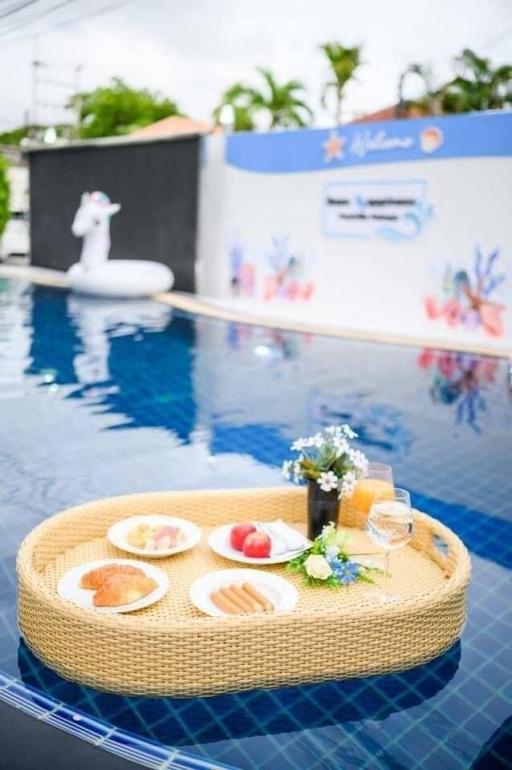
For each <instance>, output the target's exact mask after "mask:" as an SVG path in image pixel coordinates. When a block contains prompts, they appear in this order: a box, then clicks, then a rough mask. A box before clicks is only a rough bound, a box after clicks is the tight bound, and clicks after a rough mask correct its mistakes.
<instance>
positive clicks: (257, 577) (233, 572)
mask: <svg viewBox="0 0 512 770" xmlns="http://www.w3.org/2000/svg"><path fill="white" fill-rule="evenodd" d="M242 583H251V584H252V585H253V586H254V588H256V590H257V591H259V592H260V593H261V594H263V595H264V596H266V598H267V599H269V600H270V601H271V602H272V604H273V605H274V607H275V609H276V610H278V611H279V610H281V611H282V610H292V609H293V608H294V607H295V605H296V604H297V601H298V599H299V595H298V593H297V589H296V588H295V586H293V585H292V584H291V583H289V582H288V580H285V579H284V578H282V577H279V575H274V574H273V573H271V572H263V570H258V569H219V570H217V571H216V572H208V573H207V574H206V575H203V576H202V577H200V578H199V579H198V580H196V581H195V582H194V583H192V585H191V586H190V589H189V592H188V596H189V599H190V601H191V602H192V604H194V605H195V606H196V607H197V609H198V610H201V612H204V613H206V615H211V616H212V617H226V616H227V615H228V613H226V612H222V610H220V609H219V608H218V607H216V606H215V604H214V603H213V602H212V600H211V599H210V594H211V593H213V591H217V590H218V589H219V588H222V587H226V588H227V586H230V585H233V584H234V585H242ZM229 617H235V616H229Z"/></svg>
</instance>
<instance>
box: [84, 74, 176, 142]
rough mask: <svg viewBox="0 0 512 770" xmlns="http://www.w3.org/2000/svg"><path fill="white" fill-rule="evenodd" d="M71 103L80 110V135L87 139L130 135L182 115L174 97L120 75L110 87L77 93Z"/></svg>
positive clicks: (113, 80)
mask: <svg viewBox="0 0 512 770" xmlns="http://www.w3.org/2000/svg"><path fill="white" fill-rule="evenodd" d="M69 106H70V107H72V108H73V109H75V110H76V111H79V112H80V136H81V137H82V138H87V139H90V138H96V137H102V136H117V135H120V134H129V133H130V132H131V131H135V130H136V129H138V128H143V127H144V126H147V125H149V124H150V123H154V122H155V121H156V120H161V119H162V118H166V117H168V116H169V115H179V114H180V112H179V110H178V107H177V105H176V103H175V102H173V101H172V100H171V99H167V98H164V97H162V96H161V95H160V94H159V93H157V92H153V91H150V90H149V89H147V88H142V89H136V88H131V87H130V86H129V85H127V84H126V83H125V82H124V80H121V78H117V77H116V78H113V79H112V81H111V83H110V84H109V85H107V86H100V87H99V88H95V89H94V90H93V91H89V92H87V93H80V94H75V95H74V96H73V97H72V98H71V102H70V105H69Z"/></svg>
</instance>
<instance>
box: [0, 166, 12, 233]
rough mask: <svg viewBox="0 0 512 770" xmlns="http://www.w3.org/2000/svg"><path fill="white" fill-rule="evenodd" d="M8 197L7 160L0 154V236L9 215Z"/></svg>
mask: <svg viewBox="0 0 512 770" xmlns="http://www.w3.org/2000/svg"><path fill="white" fill-rule="evenodd" d="M9 199H10V187H9V180H8V178H7V161H6V159H5V158H4V157H3V156H2V155H0V237H1V236H2V234H3V232H4V230H5V228H6V225H7V222H8V221H9V217H10V211H9Z"/></svg>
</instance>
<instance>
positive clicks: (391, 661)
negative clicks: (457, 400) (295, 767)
mask: <svg viewBox="0 0 512 770" xmlns="http://www.w3.org/2000/svg"><path fill="white" fill-rule="evenodd" d="M306 510H307V509H306V493H305V490H304V489H300V488H288V487H286V488H279V489H254V490H253V489H248V490H229V491H207V492H205V491H199V492H197V491H194V492H168V493H156V494H137V495H129V496H124V497H113V498H109V499H104V500H98V501H95V502H92V503H88V504H86V505H80V506H78V507H76V508H71V509H69V510H67V511H64V512H63V513H59V514H57V515H55V516H53V517H52V518H50V519H48V520H46V521H45V522H43V523H42V524H40V525H39V526H38V527H36V528H35V529H34V530H33V531H32V532H31V533H30V534H29V535H28V536H27V538H26V539H25V540H24V542H23V544H22V546H21V548H20V551H19V554H18V564H17V568H18V578H19V623H20V628H21V632H22V634H23V636H24V637H25V640H26V642H27V644H28V645H29V647H30V648H31V649H32V651H33V652H34V653H35V654H36V655H37V656H38V657H39V658H40V659H41V660H42V661H43V662H44V663H46V664H47V665H48V666H50V667H51V668H53V669H55V670H56V671H58V672H59V674H61V675H62V676H64V677H66V678H68V679H73V680H75V681H78V682H82V683H83V684H87V685H92V686H93V687H97V688H99V689H102V690H108V691H111V692H118V693H130V694H143V695H174V696H190V695H209V694H214V693H219V692H228V691H232V690H243V689H250V688H253V687H273V686H277V685H289V684H298V683H304V682H315V681H321V680H324V679H335V678H342V677H353V676H360V675H367V674H378V673H379V674H381V673H385V672H389V671H396V670H400V669H405V668H409V667H411V666H415V665H418V664H420V663H424V662H426V661H428V660H430V659H432V658H434V657H435V656H437V655H439V654H440V653H442V652H443V651H444V650H446V649H447V648H448V647H450V645H451V644H453V642H454V641H455V640H456V639H457V638H458V636H459V635H460V633H461V629H462V627H463V624H464V620H465V616H466V591H467V587H468V583H469V578H470V561H469V556H468V552H467V550H466V548H465V547H464V545H463V544H462V543H461V541H460V540H459V538H458V537H457V536H456V535H455V534H454V533H453V532H451V530H449V529H448V528H447V527H445V526H443V525H442V524H441V523H440V522H438V521H436V520H435V519H433V518H430V517H429V516H426V515H424V514H422V513H419V512H416V513H415V528H414V537H413V540H412V541H411V543H410V544H409V545H407V546H405V547H403V548H401V549H400V550H399V551H397V552H395V553H394V554H393V558H392V576H391V577H390V578H384V577H383V576H382V577H380V578H379V579H378V582H379V584H380V585H382V587H385V590H386V591H390V592H393V591H395V592H397V593H399V594H400V599H399V600H397V601H394V602H391V603H388V604H384V605H381V604H379V603H376V602H375V593H376V590H377V589H376V588H375V587H373V586H369V585H367V584H365V583H358V584H355V585H352V586H350V588H340V589H338V590H336V589H332V588H328V587H323V586H322V587H315V588H309V587H307V586H304V585H303V584H302V582H301V578H300V576H296V575H291V574H290V573H288V572H287V571H286V565H274V566H271V567H263V568H262V569H266V570H271V571H272V572H275V573H276V574H280V575H282V576H283V577H286V578H287V579H288V580H290V581H292V582H293V583H294V584H295V585H296V587H297V588H298V590H299V601H298V604H297V605H296V607H295V609H293V610H291V611H287V612H280V613H268V614H264V615H261V614H258V615H257V616H255V615H242V616H240V615H239V616H230V617H223V618H218V617H215V618H214V617H207V616H205V615H202V614H201V613H200V612H199V611H198V610H197V609H196V608H195V607H194V606H193V605H192V604H191V602H190V601H189V599H188V589H189V587H190V585H191V583H192V582H193V581H194V580H196V578H198V577H200V576H201V575H203V574H204V573H206V572H209V571H211V570H216V569H221V568H223V567H225V568H232V567H233V566H235V565H234V564H233V562H230V561H227V560H225V559H223V558H222V557H220V556H217V555H216V554H214V553H213V552H212V551H211V550H210V549H209V547H208V545H207V539H208V534H209V532H210V531H211V529H212V528H213V527H214V526H218V525H219V524H223V523H228V522H234V521H240V520H247V519H248V520H251V519H252V520H260V521H270V520H272V519H275V518H278V517H281V518H283V519H285V520H286V521H288V522H289V523H290V524H292V525H295V526H297V527H300V526H305V521H306ZM138 513H167V514H172V515H176V516H181V517H184V518H188V519H190V520H192V521H194V522H196V524H198V525H199V526H201V528H202V531H203V540H202V542H201V543H200V544H199V545H198V546H196V547H195V548H193V549H191V550H190V551H186V552H184V553H180V554H176V555H175V556H171V557H168V558H165V559H160V560H159V561H158V562H157V563H158V566H159V567H161V568H162V569H164V570H165V571H166V572H167V573H168V575H169V579H170V590H169V592H168V594H167V595H166V596H165V597H164V598H163V599H162V600H161V601H160V602H158V603H157V604H154V605H153V606H151V607H148V608H146V609H143V610H140V611H139V612H135V613H132V614H129V615H111V614H102V613H100V612H97V611H95V610H94V609H90V610H89V609H83V608H81V607H78V606H76V605H74V604H72V603H70V602H67V601H64V600H62V599H60V598H59V596H58V595H57V591H56V587H57V583H58V581H59V578H60V577H61V576H62V575H63V574H64V572H66V571H67V570H68V569H70V568H71V567H74V566H76V565H79V564H82V563H84V562H86V561H89V560H93V559H101V558H107V557H119V556H121V555H123V553H122V552H121V551H118V550H117V549H116V548H114V546H112V545H110V544H109V543H108V541H107V539H106V537H105V535H106V532H107V529H108V528H109V526H110V525H111V524H113V523H114V522H116V521H118V520H119V519H122V518H124V517H126V516H131V515H134V514H138ZM340 525H341V526H342V527H344V528H345V527H349V528H350V529H349V531H350V534H351V541H350V543H349V548H348V550H349V551H350V552H352V553H357V552H359V553H361V552H368V551H373V552H375V551H376V550H377V549H376V548H375V546H374V545H373V544H371V543H370V541H369V540H368V538H367V536H366V533H365V532H364V529H363V528H364V526H365V516H363V515H361V514H359V513H357V512H355V511H350V510H343V511H342V513H341V515H340ZM131 558H133V557H131Z"/></svg>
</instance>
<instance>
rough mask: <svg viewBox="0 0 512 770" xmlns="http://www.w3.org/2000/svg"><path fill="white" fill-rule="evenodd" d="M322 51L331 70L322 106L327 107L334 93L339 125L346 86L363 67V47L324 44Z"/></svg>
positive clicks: (335, 110) (324, 90)
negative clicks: (330, 96)
mask: <svg viewBox="0 0 512 770" xmlns="http://www.w3.org/2000/svg"><path fill="white" fill-rule="evenodd" d="M320 49H321V50H322V51H323V52H324V54H325V56H326V57H327V60H328V62H329V67H330V69H331V74H330V77H331V79H330V80H328V81H327V83H326V84H325V86H324V88H323V91H322V98H321V101H322V106H323V107H327V100H328V96H329V94H330V93H331V92H334V120H335V122H336V124H337V125H339V124H340V123H341V105H342V102H343V96H344V90H345V86H346V85H347V83H348V82H349V80H351V79H352V78H353V77H354V73H355V71H356V70H357V69H358V67H360V66H361V46H359V45H356V46H354V48H345V46H342V45H340V43H324V44H323V45H321V46H320Z"/></svg>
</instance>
